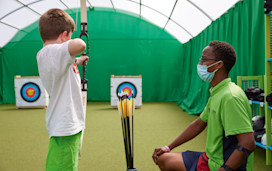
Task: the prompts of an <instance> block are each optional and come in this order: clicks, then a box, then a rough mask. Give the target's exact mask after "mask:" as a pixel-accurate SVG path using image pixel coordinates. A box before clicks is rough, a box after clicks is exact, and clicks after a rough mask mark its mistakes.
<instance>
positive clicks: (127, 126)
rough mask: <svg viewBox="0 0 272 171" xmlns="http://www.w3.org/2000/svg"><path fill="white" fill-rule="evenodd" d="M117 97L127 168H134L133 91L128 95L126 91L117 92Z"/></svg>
mask: <svg viewBox="0 0 272 171" xmlns="http://www.w3.org/2000/svg"><path fill="white" fill-rule="evenodd" d="M118 99H119V101H118V104H117V106H118V112H119V114H120V117H121V123H122V131H123V138H124V146H125V154H126V163H127V170H135V168H134V167H133V157H134V135H133V129H134V126H133V124H134V123H133V115H134V111H135V103H134V97H133V92H132V93H131V95H130V96H128V93H126V92H122V93H121V94H118Z"/></svg>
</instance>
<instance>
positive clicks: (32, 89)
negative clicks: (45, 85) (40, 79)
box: [21, 82, 41, 102]
mask: <svg viewBox="0 0 272 171" xmlns="http://www.w3.org/2000/svg"><path fill="white" fill-rule="evenodd" d="M40 95H41V90H40V87H39V86H38V85H37V84H36V83H33V82H28V83H25V84H24V85H23V86H22V88H21V97H22V98H23V99H24V100H25V101H27V102H35V101H37V100H38V99H39V98H40Z"/></svg>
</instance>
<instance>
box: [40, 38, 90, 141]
mask: <svg viewBox="0 0 272 171" xmlns="http://www.w3.org/2000/svg"><path fill="white" fill-rule="evenodd" d="M68 43H69V41H67V42H64V43H62V44H49V45H46V46H45V47H43V48H42V49H41V50H40V51H39V52H38V54H37V62H38V68H39V74H40V78H41V81H42V83H43V85H44V87H45V89H46V90H47V92H48V94H49V96H50V101H49V105H48V107H47V110H46V115H45V120H46V129H47V132H48V134H49V137H51V136H69V135H74V134H76V133H78V132H80V131H81V130H83V129H85V115H84V112H83V102H82V95H81V81H80V75H79V72H78V69H77V66H76V64H74V61H75V57H72V56H70V53H69V51H68Z"/></svg>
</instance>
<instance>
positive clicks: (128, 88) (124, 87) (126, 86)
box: [116, 82, 137, 98]
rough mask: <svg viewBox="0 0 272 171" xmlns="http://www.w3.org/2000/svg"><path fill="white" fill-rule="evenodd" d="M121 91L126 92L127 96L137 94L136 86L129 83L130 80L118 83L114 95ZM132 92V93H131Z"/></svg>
mask: <svg viewBox="0 0 272 171" xmlns="http://www.w3.org/2000/svg"><path fill="white" fill-rule="evenodd" d="M121 92H127V93H128V97H131V95H133V97H134V98H136V96H137V88H136V86H135V85H134V84H133V83H131V82H122V83H120V84H119V85H118V87H117V89H116V95H117V97H118V94H119V93H120V94H121ZM132 92H133V94H132Z"/></svg>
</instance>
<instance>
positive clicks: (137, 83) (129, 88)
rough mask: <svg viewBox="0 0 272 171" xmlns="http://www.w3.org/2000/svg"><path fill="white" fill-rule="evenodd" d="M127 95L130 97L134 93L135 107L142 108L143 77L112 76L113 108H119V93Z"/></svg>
mask: <svg viewBox="0 0 272 171" xmlns="http://www.w3.org/2000/svg"><path fill="white" fill-rule="evenodd" d="M122 92H124V93H127V94H128V96H129V97H130V96H131V95H132V92H133V97H134V99H135V106H136V107H137V108H139V107H141V106H142V76H141V75H140V76H114V75H112V76H111V106H112V107H117V102H118V93H119V94H121V93H122Z"/></svg>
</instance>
